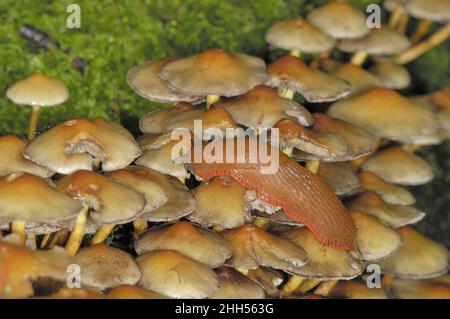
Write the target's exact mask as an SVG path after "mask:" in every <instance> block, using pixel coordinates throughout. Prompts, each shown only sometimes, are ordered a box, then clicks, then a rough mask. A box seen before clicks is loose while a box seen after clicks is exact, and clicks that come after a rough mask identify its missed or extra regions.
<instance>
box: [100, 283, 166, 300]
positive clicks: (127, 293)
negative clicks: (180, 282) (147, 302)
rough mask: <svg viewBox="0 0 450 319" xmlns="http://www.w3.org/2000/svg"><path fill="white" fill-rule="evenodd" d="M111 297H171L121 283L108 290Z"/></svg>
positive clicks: (108, 295)
mask: <svg viewBox="0 0 450 319" xmlns="http://www.w3.org/2000/svg"><path fill="white" fill-rule="evenodd" d="M105 295H106V298H109V299H168V298H169V297H167V296H164V295H161V294H158V293H156V292H153V291H150V290H145V289H142V288H139V287H137V286H133V285H120V286H117V287H114V288H112V289H108V290H107V292H106V294H105Z"/></svg>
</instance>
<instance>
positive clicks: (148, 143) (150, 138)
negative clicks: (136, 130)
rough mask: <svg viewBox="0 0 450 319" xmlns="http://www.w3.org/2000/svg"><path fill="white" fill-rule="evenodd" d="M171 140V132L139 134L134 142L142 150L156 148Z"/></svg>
mask: <svg viewBox="0 0 450 319" xmlns="http://www.w3.org/2000/svg"><path fill="white" fill-rule="evenodd" d="M171 140H172V133H171V132H169V133H164V134H146V135H142V136H139V137H138V138H137V139H136V142H137V143H138V144H139V147H140V148H141V149H142V150H143V151H148V150H157V149H159V148H161V147H163V146H164V145H167V144H168V143H170V141H171Z"/></svg>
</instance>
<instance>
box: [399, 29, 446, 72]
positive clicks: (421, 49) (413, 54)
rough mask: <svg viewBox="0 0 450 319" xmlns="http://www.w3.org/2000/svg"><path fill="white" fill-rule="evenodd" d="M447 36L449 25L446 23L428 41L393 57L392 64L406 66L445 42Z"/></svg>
mask: <svg viewBox="0 0 450 319" xmlns="http://www.w3.org/2000/svg"><path fill="white" fill-rule="evenodd" d="M449 36H450V23H447V24H446V25H445V26H443V27H442V28H440V29H439V30H438V31H436V32H435V33H434V34H433V35H431V36H430V37H429V38H428V39H426V40H424V41H422V42H420V43H418V44H416V45H415V46H413V47H411V48H409V49H408V50H406V51H403V52H402V53H400V54H397V55H396V56H395V57H394V62H395V63H397V64H407V63H409V62H411V61H413V60H415V59H417V58H418V57H419V56H421V55H422V54H424V53H425V52H427V51H429V50H431V49H433V48H434V47H436V46H438V45H440V44H441V43H442V42H444V41H445V40H447V38H448V37H449Z"/></svg>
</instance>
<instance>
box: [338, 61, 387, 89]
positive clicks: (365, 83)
mask: <svg viewBox="0 0 450 319" xmlns="http://www.w3.org/2000/svg"><path fill="white" fill-rule="evenodd" d="M330 74H331V75H334V76H337V77H338V78H341V79H344V80H346V81H347V82H349V83H350V85H351V87H352V91H351V92H350V94H349V96H352V95H355V94H358V93H360V92H364V91H366V90H368V89H372V88H380V87H383V86H384V85H383V82H382V81H381V80H380V79H379V78H378V77H377V76H375V75H373V74H372V73H370V72H368V71H366V70H364V69H363V68H361V67H360V66H358V65H355V64H353V63H346V64H343V65H341V66H338V67H337V68H335V69H333V70H332V71H331V72H330Z"/></svg>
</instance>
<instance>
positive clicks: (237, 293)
mask: <svg viewBox="0 0 450 319" xmlns="http://www.w3.org/2000/svg"><path fill="white" fill-rule="evenodd" d="M216 273H217V278H218V279H219V289H217V290H216V292H215V293H214V295H213V296H212V297H211V299H264V298H265V293H264V289H263V288H261V286H260V285H258V284H257V283H256V282H254V281H253V280H251V279H250V278H248V277H247V276H244V275H243V274H241V273H240V272H239V271H237V270H235V269H233V268H230V267H220V268H218V269H217V270H216Z"/></svg>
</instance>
